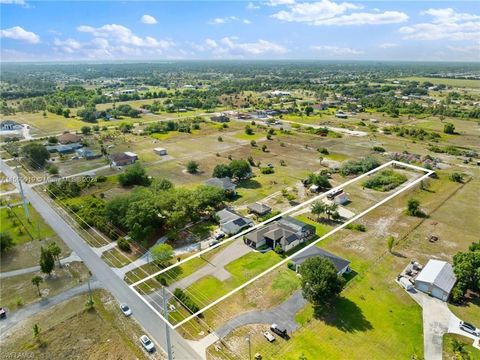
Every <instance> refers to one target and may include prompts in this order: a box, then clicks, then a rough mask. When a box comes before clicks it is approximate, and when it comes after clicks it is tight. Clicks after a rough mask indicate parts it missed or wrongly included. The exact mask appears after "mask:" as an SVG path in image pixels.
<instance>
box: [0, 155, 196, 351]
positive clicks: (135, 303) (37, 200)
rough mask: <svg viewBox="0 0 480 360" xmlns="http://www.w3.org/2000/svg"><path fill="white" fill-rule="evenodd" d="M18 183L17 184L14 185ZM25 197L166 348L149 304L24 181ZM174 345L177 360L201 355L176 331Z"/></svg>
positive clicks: (161, 327)
mask: <svg viewBox="0 0 480 360" xmlns="http://www.w3.org/2000/svg"><path fill="white" fill-rule="evenodd" d="M0 171H2V172H3V173H4V174H5V175H6V176H7V177H11V178H14V177H15V173H14V171H13V170H12V169H11V168H10V167H8V166H7V165H6V164H5V163H4V162H3V160H0ZM15 185H16V186H18V183H16V184H15ZM23 187H24V192H25V196H26V197H27V199H28V200H29V202H30V203H31V205H32V206H33V207H34V208H35V209H36V210H37V212H39V213H40V214H41V216H42V217H43V219H44V220H45V221H46V222H47V223H48V225H49V226H50V227H51V228H52V229H53V230H54V231H55V232H56V233H57V234H58V236H60V238H61V239H62V240H63V241H64V242H65V244H67V246H68V247H70V249H71V250H72V251H75V253H76V254H77V255H78V256H79V257H80V258H81V259H82V260H83V261H84V263H85V265H86V266H87V267H88V268H89V269H90V271H91V272H92V273H93V274H94V275H95V277H96V278H97V279H98V280H99V281H100V282H101V283H102V284H103V286H104V288H105V289H106V290H108V291H109V292H110V293H111V294H112V295H113V296H114V297H115V298H116V299H117V301H119V302H124V303H127V304H128V305H129V306H130V308H131V309H132V311H133V314H134V317H135V318H136V319H137V321H138V322H139V323H140V324H141V325H142V327H143V328H144V329H145V330H146V331H147V332H148V333H149V334H150V335H151V336H152V338H153V339H154V340H155V341H156V342H157V343H158V344H160V345H161V347H162V348H165V344H166V340H165V324H164V322H163V321H162V319H161V318H160V317H159V316H158V315H157V314H156V313H155V312H154V311H153V310H152V309H151V308H150V307H149V306H147V305H146V304H145V303H144V302H143V301H142V300H141V299H140V298H139V297H138V296H137V295H136V294H135V293H134V292H133V291H132V290H131V289H130V288H129V287H128V285H127V284H126V283H125V282H124V281H123V280H122V279H120V278H119V277H118V276H117V275H116V274H115V273H114V271H113V270H112V269H111V268H110V267H108V266H107V264H105V263H104V262H103V260H101V259H100V258H99V257H98V255H97V254H96V253H95V252H94V251H93V250H92V249H91V248H90V246H88V244H87V243H86V242H85V241H84V240H83V239H82V238H81V237H80V236H79V235H78V233H77V232H76V231H75V230H74V229H73V228H72V227H71V226H70V225H69V224H68V223H67V222H66V221H65V220H64V219H63V218H62V217H61V216H60V215H59V214H57V213H56V212H55V210H54V209H53V208H52V207H51V206H50V204H49V203H48V202H47V201H46V200H45V199H43V198H42V197H41V196H40V195H39V194H37V193H36V192H35V191H34V190H33V189H32V188H31V187H30V186H29V185H27V184H24V185H23ZM172 344H173V347H174V352H175V359H182V360H190V359H199V358H200V357H199V356H198V354H197V353H196V352H195V351H194V350H193V349H192V348H191V347H190V346H189V345H188V344H187V343H186V342H185V340H184V339H183V338H182V337H181V336H180V335H178V334H177V333H176V332H172Z"/></svg>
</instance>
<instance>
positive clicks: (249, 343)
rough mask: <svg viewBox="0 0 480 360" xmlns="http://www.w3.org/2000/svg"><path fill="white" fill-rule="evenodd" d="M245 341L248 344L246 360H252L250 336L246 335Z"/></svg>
mask: <svg viewBox="0 0 480 360" xmlns="http://www.w3.org/2000/svg"><path fill="white" fill-rule="evenodd" d="M245 340H247V342H248V358H249V359H250V360H252V339H251V337H250V334H248V337H247V338H246V339H245Z"/></svg>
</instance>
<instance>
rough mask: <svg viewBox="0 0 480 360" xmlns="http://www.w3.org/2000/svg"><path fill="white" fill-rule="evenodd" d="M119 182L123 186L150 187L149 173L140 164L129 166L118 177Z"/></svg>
mask: <svg viewBox="0 0 480 360" xmlns="http://www.w3.org/2000/svg"><path fill="white" fill-rule="evenodd" d="M118 182H119V183H120V185H122V186H133V185H141V186H148V185H150V179H149V178H148V175H147V172H146V171H145V169H144V168H143V167H142V166H141V165H140V164H139V163H135V164H133V165H130V166H127V168H126V169H125V172H124V173H122V174H119V175H118Z"/></svg>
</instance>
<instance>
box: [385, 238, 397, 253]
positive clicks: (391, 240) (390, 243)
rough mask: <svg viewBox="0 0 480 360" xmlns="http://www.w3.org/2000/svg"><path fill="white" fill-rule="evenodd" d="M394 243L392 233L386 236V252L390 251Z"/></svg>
mask: <svg viewBox="0 0 480 360" xmlns="http://www.w3.org/2000/svg"><path fill="white" fill-rule="evenodd" d="M394 244H395V238H394V237H393V236H392V235H388V236H387V247H388V252H390V253H391V252H392V249H393V245H394Z"/></svg>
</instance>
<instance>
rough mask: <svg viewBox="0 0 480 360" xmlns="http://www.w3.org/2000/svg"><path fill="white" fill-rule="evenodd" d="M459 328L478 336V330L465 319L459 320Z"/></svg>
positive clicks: (479, 333)
mask: <svg viewBox="0 0 480 360" xmlns="http://www.w3.org/2000/svg"><path fill="white" fill-rule="evenodd" d="M460 329H462V330H463V331H465V332H467V333H469V334H472V335H473V336H476V337H480V330H477V328H476V327H475V326H473V325H472V324H469V323H467V322H465V321H460Z"/></svg>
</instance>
